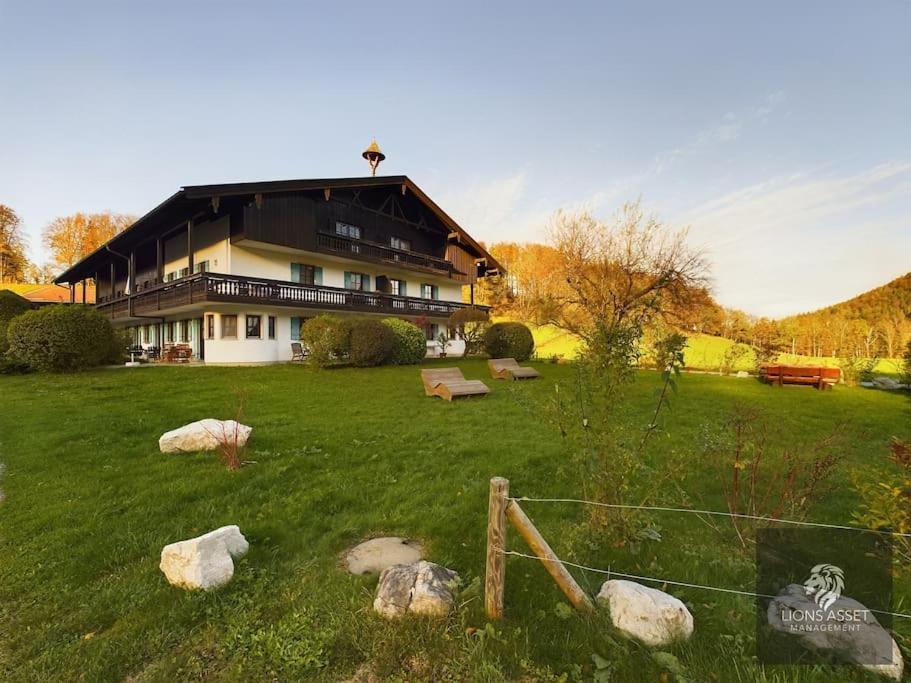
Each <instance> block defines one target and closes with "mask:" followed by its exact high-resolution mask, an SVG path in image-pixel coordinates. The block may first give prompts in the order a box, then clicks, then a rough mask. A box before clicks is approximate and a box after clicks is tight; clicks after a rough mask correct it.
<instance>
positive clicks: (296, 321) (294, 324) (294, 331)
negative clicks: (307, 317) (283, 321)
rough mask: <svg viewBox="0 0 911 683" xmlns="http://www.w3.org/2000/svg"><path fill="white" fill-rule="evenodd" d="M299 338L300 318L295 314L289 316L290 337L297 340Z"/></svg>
mask: <svg viewBox="0 0 911 683" xmlns="http://www.w3.org/2000/svg"><path fill="white" fill-rule="evenodd" d="M300 338H301V319H300V318H298V317H297V316H296V315H295V316H291V339H292V340H294V341H297V340H299V339H300Z"/></svg>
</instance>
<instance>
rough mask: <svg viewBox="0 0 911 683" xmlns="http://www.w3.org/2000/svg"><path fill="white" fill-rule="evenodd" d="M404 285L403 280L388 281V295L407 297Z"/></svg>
mask: <svg viewBox="0 0 911 683" xmlns="http://www.w3.org/2000/svg"><path fill="white" fill-rule="evenodd" d="M405 292H406V285H405V281H404V280H393V279H391V278H390V280H389V293H390V294H394V295H395V296H408V295H407V294H406V293H405Z"/></svg>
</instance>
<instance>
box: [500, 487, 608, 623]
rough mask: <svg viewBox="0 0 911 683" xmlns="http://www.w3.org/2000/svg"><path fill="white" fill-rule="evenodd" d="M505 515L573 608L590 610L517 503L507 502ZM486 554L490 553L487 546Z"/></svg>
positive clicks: (581, 594) (555, 556)
mask: <svg viewBox="0 0 911 683" xmlns="http://www.w3.org/2000/svg"><path fill="white" fill-rule="evenodd" d="M490 485H491V489H490V490H491V496H493V481H492V480H491V484H490ZM491 500H492V498H491ZM506 515H507V516H508V517H509V521H510V522H512V524H513V526H514V527H516V529H517V530H518V532H519V533H520V534H521V535H522V538H524V539H525V542H526V543H528V546H529V547H530V548H531V549H532V550H533V551H534V553H535V555H537V556H538V558H539V559H540V560H541V564H543V565H544V568H545V569H546V570H547V571H548V572H549V573H550V575H551V576H552V577H553V579H554V581H556V582H557V585H558V586H559V587H560V590H562V591H563V593H564V594H565V595H566V597H567V598H569V601H570V602H571V603H573V605H574V606H575V608H576V609H580V610H590V609H592V608H593V607H594V606H593V605H592V601H591V598H589V597H588V595H587V594H586V593H585V591H583V590H582V588H580V587H579V584H578V583H576V580H575V579H574V578H573V577H572V574H570V573H569V572H568V571H567V570H566V567H564V566H563V563H562V562H560V558H559V557H557V555H556V553H554V551H553V550H551V548H550V546H549V545H548V544H547V541H545V540H544V537H543V536H542V535H541V534H540V532H539V531H538V530H537V529H536V528H535V525H534V524H532V522H531V520H530V519H529V518H528V517H527V516H526V514H525V512H524V511H523V510H522V508H521V507H519V504H518V503H517V502H515V501H510V502H509V505H508V506H507V508H506ZM488 529H489V527H488ZM488 538H489V536H488ZM488 552H490V551H489V546H488ZM488 557H489V556H488ZM487 566H488V568H489V567H490V564H489V561H488V565H487Z"/></svg>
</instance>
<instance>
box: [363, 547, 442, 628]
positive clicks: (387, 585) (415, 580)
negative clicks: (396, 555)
mask: <svg viewBox="0 0 911 683" xmlns="http://www.w3.org/2000/svg"><path fill="white" fill-rule="evenodd" d="M458 581H459V575H458V574H456V573H455V572H454V571H452V570H451V569H447V568H446V567H442V566H440V565H438V564H434V563H433V562H427V561H426V560H421V561H420V562H415V563H414V564H397V565H395V566H393V567H389V568H388V569H386V570H385V571H384V572H383V573H382V574H380V583H379V585H378V586H377V588H376V599H375V600H374V601H373V609H375V610H376V611H377V612H379V613H380V614H382V615H383V616H384V617H401V616H404V615H405V614H424V615H429V616H434V617H445V616H446V615H447V614H449V612H450V610H451V609H452V606H453V603H454V602H455V599H454V598H453V595H452V589H453V588H454V587H455V585H456V584H457V583H458Z"/></svg>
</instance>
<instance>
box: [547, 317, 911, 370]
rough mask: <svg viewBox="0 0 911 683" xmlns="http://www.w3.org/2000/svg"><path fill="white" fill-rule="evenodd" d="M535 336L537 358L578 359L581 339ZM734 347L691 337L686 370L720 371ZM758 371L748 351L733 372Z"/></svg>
mask: <svg viewBox="0 0 911 683" xmlns="http://www.w3.org/2000/svg"><path fill="white" fill-rule="evenodd" d="M532 336H534V338H535V353H536V354H537V356H538V358H542V359H550V358H553V357H554V356H556V357H559V358H563V359H567V360H569V359H573V358H575V357H576V356H577V355H578V353H579V346H580V343H579V340H578V338H576V337H575V336H574V335H572V334H570V333H569V332H565V331H563V330H560V329H558V328H556V327H553V326H552V325H541V326H532ZM734 345H735V342H733V341H731V340H730V339H725V338H723V337H714V336H712V335H708V334H689V335H687V346H686V349H685V350H684V359H685V363H686V367H688V368H690V369H693V370H707V371H718V370H719V369H720V368H721V367H722V364H723V362H724V356H725V353H726V352H727V351H728V350H729V349H730V348H731V347H732V346H734ZM778 359H779V361H780V362H782V363H790V364H794V365H821V366H823V367H836V366H837V365H838V359H837V358H831V357H817V356H802V355H800V354H793V353H782V354H780V355H779V357H778ZM755 368H756V359H755V355H754V354H753V352H752V351H749V352H748V353H747V354H746V355H744V356H742V357H741V358H739V359H738V360H737V361H736V362H735V363H734V364H733V367H732V370H733V371H734V372H736V371H738V370H746V371H753V370H755ZM874 371H875V372H878V373H883V374H897V373H899V372H900V371H901V360H899V359H882V360H880V361H879V362H878V363H877V365H876V368H875V370H874Z"/></svg>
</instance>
